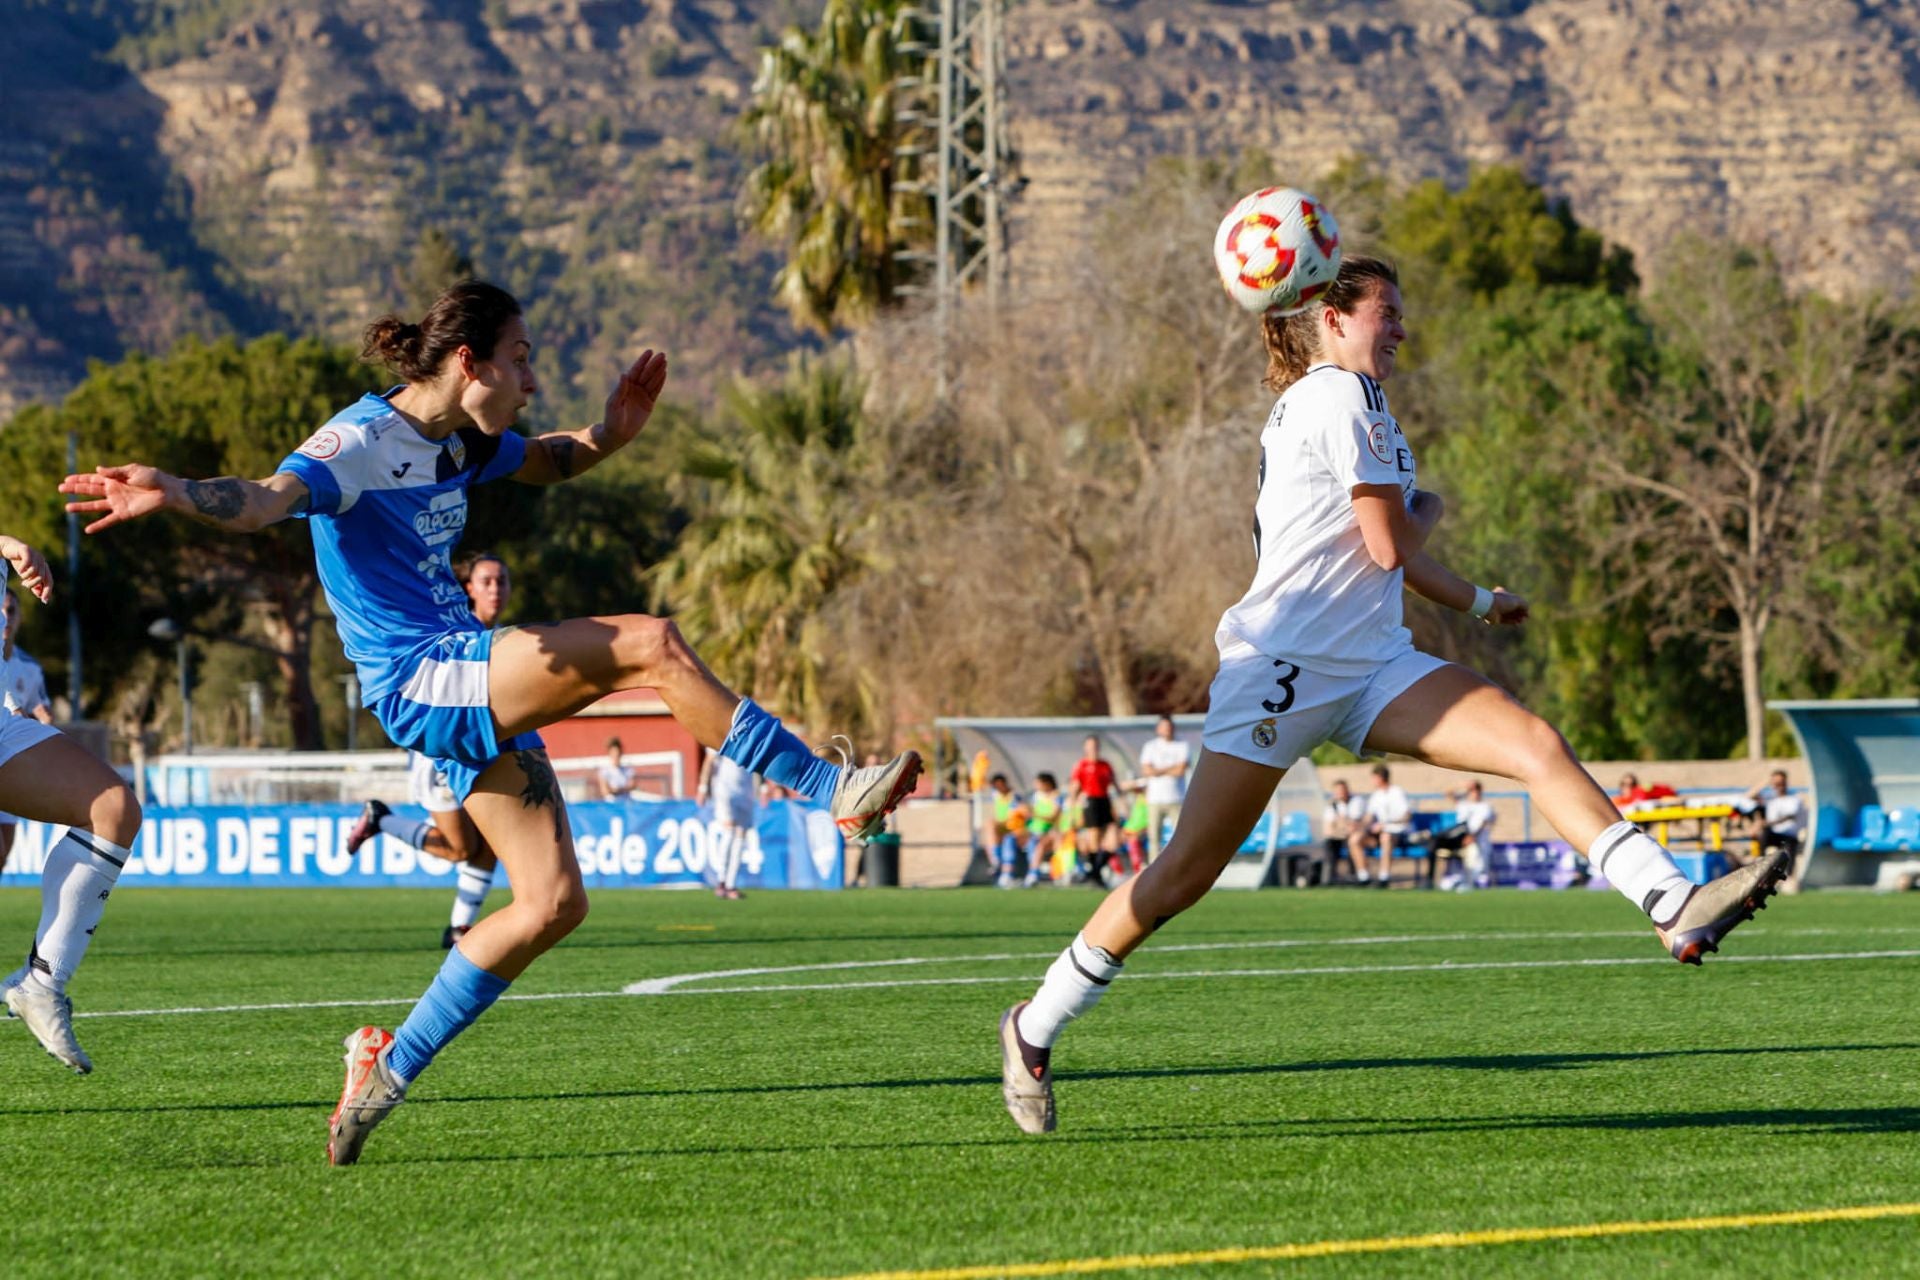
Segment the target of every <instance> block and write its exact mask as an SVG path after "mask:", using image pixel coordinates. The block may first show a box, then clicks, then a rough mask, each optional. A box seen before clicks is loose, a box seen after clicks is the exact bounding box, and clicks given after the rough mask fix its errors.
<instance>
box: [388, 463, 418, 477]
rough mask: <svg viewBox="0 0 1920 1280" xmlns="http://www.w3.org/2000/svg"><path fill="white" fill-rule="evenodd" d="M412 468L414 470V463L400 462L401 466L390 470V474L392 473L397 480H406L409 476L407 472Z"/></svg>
mask: <svg viewBox="0 0 1920 1280" xmlns="http://www.w3.org/2000/svg"><path fill="white" fill-rule="evenodd" d="M411 470H413V463H411V462H403V463H401V464H400V466H399V467H398V468H397V469H395V470H394V471H392V472H390V473H389V474H391V475H392V476H393V478H394V479H395V480H404V479H406V478H407V472H409V471H411Z"/></svg>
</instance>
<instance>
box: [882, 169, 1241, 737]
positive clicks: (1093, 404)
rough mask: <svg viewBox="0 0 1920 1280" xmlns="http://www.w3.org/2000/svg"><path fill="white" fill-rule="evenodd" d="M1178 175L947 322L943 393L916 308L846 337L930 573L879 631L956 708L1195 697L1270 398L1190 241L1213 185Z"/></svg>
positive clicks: (1229, 588) (1232, 584) (1235, 550)
mask: <svg viewBox="0 0 1920 1280" xmlns="http://www.w3.org/2000/svg"><path fill="white" fill-rule="evenodd" d="M1190 178H1191V174H1190V172H1189V171H1187V170H1184V169H1182V170H1175V169H1172V168H1169V169H1167V170H1165V171H1163V172H1160V173H1156V174H1155V175H1151V177H1150V180H1149V182H1148V183H1146V184H1144V185H1143V187H1142V188H1141V190H1140V191H1139V192H1137V193H1135V195H1134V196H1132V197H1130V198H1129V199H1128V200H1127V201H1125V202H1123V203H1122V204H1121V205H1120V206H1119V207H1117V208H1116V209H1115V210H1114V211H1113V212H1112V213H1111V214H1110V215H1109V216H1108V217H1106V218H1104V219H1102V220H1101V221H1100V222H1099V223H1098V224H1097V225H1096V226H1094V227H1093V228H1091V229H1090V236H1089V243H1090V245H1092V246H1096V247H1094V248H1090V250H1089V252H1088V253H1087V254H1086V255H1084V256H1082V257H1081V258H1079V259H1077V260H1075V261H1072V262H1067V263H1061V264H1057V270H1055V271H1053V272H1048V273H1036V275H1037V276H1038V277H1039V278H1040V279H1042V280H1044V281H1045V283H1044V284H1042V285H1040V286H1038V287H1037V288H1035V289H1033V290H1032V291H1029V292H1027V293H1025V294H1023V295H1021V296H1019V297H1016V298H1015V299H1013V300H1011V301H1010V302H1008V303H1006V304H1003V306H1002V307H1001V309H1000V311H999V312H998V313H997V314H986V313H984V312H983V311H981V310H978V309H971V310H970V311H969V312H963V314H962V316H961V318H960V322H959V323H958V324H957V325H956V326H955V329H954V335H953V336H952V338H951V339H950V341H949V343H948V346H947V348H946V351H945V353H944V358H945V361H946V367H947V370H948V372H949V374H950V378H949V383H950V389H949V391H948V394H947V395H946V397H945V398H944V399H937V398H936V396H935V391H934V385H935V383H934V379H933V378H932V372H933V370H934V369H936V368H937V367H938V362H939V361H940V360H941V358H942V353H941V352H940V351H939V349H938V347H937V344H936V343H935V341H934V337H933V335H932V333H931V331H930V326H928V325H927V324H926V323H925V322H924V319H919V320H916V319H915V318H913V317H902V318H896V319H895V320H893V321H891V322H889V323H888V324H887V325H885V326H880V327H877V328H876V329H874V330H870V331H869V332H868V333H867V334H865V335H864V336H863V343H862V348H863V349H862V355H863V357H864V358H867V359H870V360H871V361H872V362H873V365H872V367H873V368H874V369H875V370H876V371H877V372H876V375H875V380H874V381H875V395H876V398H877V404H876V406H875V409H874V412H875V415H876V417H877V418H879V419H882V420H884V421H887V422H890V423H892V424H894V425H893V428H892V430H893V439H892V445H891V450H892V454H893V461H892V463H890V465H889V472H890V474H891V475H892V476H893V477H894V484H895V486H896V489H897V490H898V491H900V492H903V493H906V494H909V495H911V496H910V499H909V500H908V501H907V502H905V503H904V504H903V508H902V509H903V510H904V511H906V512H907V513H909V520H908V523H907V524H906V526H905V527H903V528H902V529H901V530H900V532H899V534H898V540H899V541H900V542H901V543H902V544H912V545H913V547H914V548H915V550H914V551H913V552H912V554H911V556H910V560H911V562H912V563H915V564H917V565H921V566H928V565H939V566H940V569H939V570H938V571H937V577H936V581H935V583H933V584H929V585H928V587H927V588H925V589H923V590H922V591H920V592H919V593H917V594H916V593H915V592H914V591H913V589H912V588H911V587H909V588H908V589H907V591H906V592H905V593H904V598H911V599H912V600H913V612H912V615H911V617H910V618H904V619H901V620H900V623H901V625H897V626H894V627H892V628H890V629H889V635H890V636H891V637H892V639H893V642H894V648H895V650H896V651H901V650H903V649H907V648H917V652H918V658H917V662H918V663H919V664H921V665H920V667H919V669H920V671H921V672H922V673H923V674H930V673H932V672H936V671H937V672H940V673H941V674H940V676H939V677H938V683H939V685H940V686H941V687H942V688H943V689H944V690H946V691H947V692H948V694H949V696H953V695H955V694H957V693H958V691H959V690H961V689H967V690H971V691H972V693H973V695H974V697H975V698H976V701H974V702H973V703H972V704H971V706H972V708H973V709H980V708H981V707H982V706H983V705H984V706H994V705H1008V706H1031V705H1033V704H1034V703H1035V702H1036V701H1045V700H1049V699H1047V698H1045V696H1044V695H1045V693H1046V691H1047V690H1049V689H1051V690H1055V691H1059V692H1061V693H1064V694H1066V695H1067V696H1066V697H1056V698H1053V699H1050V700H1053V701H1082V702H1088V703H1092V704H1094V705H1104V708H1105V709H1106V710H1107V711H1108V712H1109V713H1111V714H1115V715H1130V714H1133V713H1135V712H1136V711H1138V710H1139V709H1140V708H1141V706H1142V702H1141V693H1142V690H1141V687H1140V683H1139V682H1140V679H1141V677H1142V674H1143V671H1144V670H1145V669H1146V668H1148V667H1151V668H1152V669H1153V675H1154V679H1155V683H1156V685H1157V688H1156V689H1155V690H1154V693H1155V696H1156V701H1159V702H1161V703H1172V704H1178V705H1186V706H1192V705H1195V704H1197V702H1198V701H1199V698H1200V695H1201V693H1202V692H1203V690H1204V687H1205V684H1204V681H1205V678H1206V676H1207V674H1208V673H1210V671H1211V669H1212V660H1213V651H1212V632H1213V627H1214V623H1215V621H1216V620H1217V618H1218V617H1219V615H1220V611H1221V610H1222V609H1223V608H1224V607H1225V606H1226V605H1227V604H1228V603H1230V602H1231V601H1232V599H1233V595H1234V593H1235V591H1236V590H1237V589H1238V588H1239V587H1241V586H1242V585H1244V581H1245V578H1246V576H1247V574H1248V573H1249V572H1250V571H1251V567H1252V550H1251V541H1250V527H1251V525H1250V521H1251V518H1252V512H1251V508H1252V502H1253V498H1254V491H1255V484H1256V478H1255V466H1256V458H1257V452H1258V451H1257V446H1256V444H1255V439H1256V437H1257V435H1258V432H1259V427H1260V423H1261V421H1262V420H1263V417H1264V414H1265V410H1266V400H1267V397H1266V396H1265V393H1263V392H1262V391H1261V390H1260V389H1259V385H1258V382H1259V377H1260V373H1261V371H1262V369H1263V357H1262V356H1261V353H1260V345H1259V337H1258V329H1257V326H1256V325H1255V324H1254V323H1253V322H1252V321H1251V320H1250V319H1249V318H1248V317H1247V316H1246V315H1245V314H1243V313H1241V312H1239V311H1238V310H1236V309H1235V308H1234V307H1233V306H1232V304H1231V303H1229V302H1228V301H1227V300H1226V299H1225V298H1224V297H1223V296H1222V294H1221V292H1220V289H1219V286H1218V284H1217V283H1216V282H1215V280H1214V278H1213V272H1212V268H1211V264H1210V262H1209V256H1208V251H1207V246H1208V245H1209V244H1210V243H1211V237H1212V232H1213V228H1214V227H1215V225H1217V221H1218V218H1219V215H1220V211H1221V210H1222V209H1224V208H1226V207H1227V206H1228V205H1229V204H1230V203H1231V198H1230V196H1229V195H1227V194H1226V193H1227V192H1228V191H1230V190H1231V188H1230V187H1229V185H1228V183H1229V182H1230V181H1232V180H1231V179H1227V178H1221V177H1218V176H1216V177H1215V178H1214V179H1213V180H1212V181H1211V182H1203V183H1195V182H1193V181H1191V180H1190ZM981 305H983V304H974V307H975V308H977V307H979V306H981ZM916 632H924V633H926V634H928V635H929V636H930V637H937V638H938V639H937V641H936V642H932V643H929V644H927V645H926V646H924V647H917V646H915V645H914V643H913V641H912V639H911V638H910V637H911V636H912V635H913V634H914V633H916ZM963 640H964V641H965V642H963ZM928 664H931V665H928ZM1076 691H1078V692H1081V693H1084V695H1085V697H1084V698H1077V697H1074V696H1073V694H1074V693H1075V692H1076Z"/></svg>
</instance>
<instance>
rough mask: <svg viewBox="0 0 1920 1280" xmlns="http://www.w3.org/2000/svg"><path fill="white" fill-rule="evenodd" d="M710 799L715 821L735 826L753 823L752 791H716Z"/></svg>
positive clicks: (749, 825)
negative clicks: (732, 792) (735, 792)
mask: <svg viewBox="0 0 1920 1280" xmlns="http://www.w3.org/2000/svg"><path fill="white" fill-rule="evenodd" d="M710 799H711V800H712V803H713V820H714V821H715V822H725V823H729V824H731V825H732V826H736V827H751V826H752V825H753V806H754V796H753V792H751V791H742V792H739V793H738V794H729V793H726V792H719V791H716V792H715V793H714V794H713V795H712V796H711V797H710Z"/></svg>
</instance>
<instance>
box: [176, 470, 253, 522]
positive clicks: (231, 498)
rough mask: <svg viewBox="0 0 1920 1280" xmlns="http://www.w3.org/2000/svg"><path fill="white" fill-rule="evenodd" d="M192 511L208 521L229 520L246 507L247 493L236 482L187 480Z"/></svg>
mask: <svg viewBox="0 0 1920 1280" xmlns="http://www.w3.org/2000/svg"><path fill="white" fill-rule="evenodd" d="M187 497H188V498H189V499H190V500H191V501H192V503H193V509H194V510H195V511H197V512H199V513H200V514H201V515H203V516H205V517H207V519H209V520H231V519H233V518H234V517H235V516H237V515H239V514H240V513H241V512H242V511H244V510H246V507H247V491H246V489H245V487H244V486H242V485H241V483H240V482H239V481H238V480H235V479H233V478H232V477H228V478H227V479H224V480H189V481H187Z"/></svg>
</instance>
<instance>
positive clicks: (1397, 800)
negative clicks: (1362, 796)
mask: <svg viewBox="0 0 1920 1280" xmlns="http://www.w3.org/2000/svg"><path fill="white" fill-rule="evenodd" d="M1366 825H1367V835H1368V837H1369V838H1370V839H1371V840H1372V841H1373V844H1374V846H1375V847H1376V848H1378V849H1379V850H1380V864H1379V865H1380V875H1379V878H1378V879H1376V880H1375V881H1374V883H1375V884H1377V885H1379V886H1380V887H1381V888H1382V889H1384V888H1386V887H1387V886H1388V885H1390V884H1392V883H1393V851H1394V848H1395V847H1396V846H1404V845H1405V844H1406V841H1407V832H1408V831H1409V830H1410V829H1411V828H1412V826H1413V804H1412V802H1411V801H1409V800H1408V799H1407V793H1406V792H1405V791H1403V790H1402V789H1401V788H1399V787H1398V786H1395V785H1394V781H1393V775H1392V774H1390V773H1388V772H1387V766H1385V765H1383V764H1377V765H1375V766H1373V790H1372V791H1370V792H1368V793H1367V823H1366ZM1360 878H1361V879H1362V880H1365V879H1366V877H1365V876H1364V875H1363V876H1361V877H1360Z"/></svg>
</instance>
